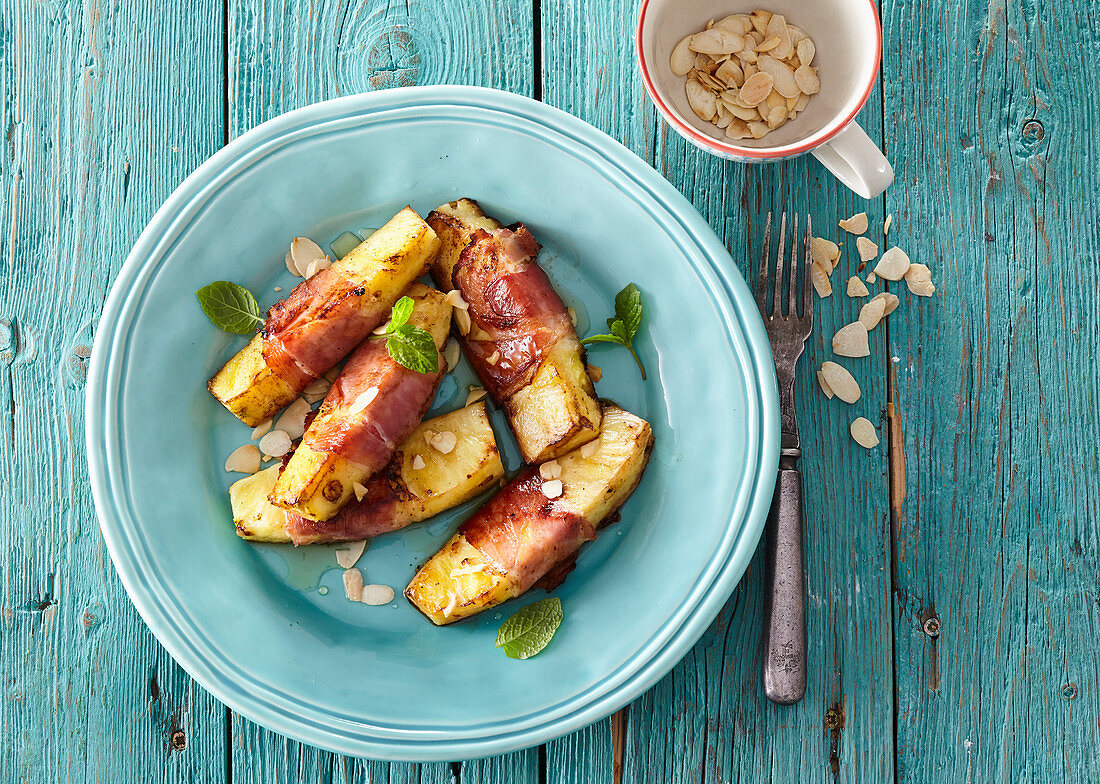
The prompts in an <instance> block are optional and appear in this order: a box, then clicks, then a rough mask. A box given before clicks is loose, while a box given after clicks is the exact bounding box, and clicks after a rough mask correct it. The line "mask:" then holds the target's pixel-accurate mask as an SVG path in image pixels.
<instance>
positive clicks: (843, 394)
mask: <svg viewBox="0 0 1100 784" xmlns="http://www.w3.org/2000/svg"><path fill="white" fill-rule="evenodd" d="M821 375H823V376H824V377H825V383H826V384H828V385H829V389H831V390H833V394H834V395H836V396H837V397H838V398H840V399H841V400H843V401H844V402H845V403H848V404H852V403H855V402H856V401H857V400H859V396H860V394H861V393H860V389H859V384H857V383H856V379H855V377H854V376H853V375H852V374H851V373H849V372H848V369H847V368H845V367H844V366H843V365H838V364H837V363H836V362H823V363H822V364H821Z"/></svg>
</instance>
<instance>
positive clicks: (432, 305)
mask: <svg viewBox="0 0 1100 784" xmlns="http://www.w3.org/2000/svg"><path fill="white" fill-rule="evenodd" d="M405 293H406V296H408V297H409V298H411V299H412V300H413V303H414V307H413V311H412V315H411V316H410V317H409V321H408V323H409V324H412V325H413V326H416V327H420V328H421V329H424V330H426V331H428V332H429V333H431V335H432V339H433V340H434V341H435V346H436V355H437V362H438V365H439V369H438V370H437V371H436V372H434V373H419V372H417V371H416V370H411V369H409V368H407V367H405V366H404V365H401V364H400V363H398V362H397V361H396V360H395V359H393V358H392V357H390V355H389V353H388V352H387V350H386V341H385V340H367V341H364V342H363V344H362V345H361V346H360V347H359V348H357V349H356V350H355V352H354V353H353V354H352V355H351V357H350V358H349V359H348V361H347V363H346V364H345V365H344V368H343V370H341V371H340V375H339V376H337V377H336V381H335V382H333V385H332V389H331V390H329V393H328V395H327V396H326V397H325V401H324V403H322V404H321V408H320V410H319V411H318V412H317V416H316V417H314V419H313V421H312V422H311V423H310V425H309V427H308V428H307V429H306V432H305V435H304V436H302V443H301V444H300V445H299V446H298V448H297V449H296V450H294V454H293V455H292V456H291V458H290V461H289V462H288V463H287V466H286V468H285V469H284V470H283V472H282V474H281V475H280V476H279V479H278V480H277V481H276V482H275V486H274V487H273V488H272V490H271V496H270V499H271V502H272V503H273V504H275V505H276V506H281V507H283V508H284V509H289V510H291V511H292V512H295V513H297V514H299V515H301V516H302V517H306V518H309V519H311V520H317V521H321V522H323V521H325V520H328V519H330V518H331V517H333V516H334V515H335V514H336V513H337V512H338V511H339V510H340V508H341V507H342V506H344V505H345V504H346V503H348V501H349V500H350V499H352V498H353V497H354V495H355V485H356V484H357V483H358V484H364V483H365V482H366V481H367V480H369V479H370V478H371V477H372V476H374V475H375V474H376V473H378V472H379V471H381V470H382V469H383V468H384V467H385V466H386V464H387V463H389V462H390V459H391V458H392V457H393V453H394V450H395V449H396V447H397V445H398V444H400V443H401V442H402V441H403V440H405V438H407V437H408V435H409V434H410V433H411V432H412V431H413V430H414V429H415V428H416V426H417V425H419V424H420V420H421V419H422V418H423V417H424V414H425V412H426V411H427V410H428V407H429V406H430V405H431V402H432V398H433V397H434V396H435V390H436V387H437V386H438V385H439V380H440V378H441V377H442V374H443V370H444V363H443V361H442V358H441V357H439V356H438V354H439V348H440V347H441V346H442V345H443V342H444V341H445V340H446V339H447V332H448V330H449V328H450V323H451V306H450V304H448V303H447V301H446V299H445V297H444V296H443V294H441V293H440V292H438V291H436V290H435V289H432V288H428V287H427V286H424V285H421V284H419V283H414V284H413V285H412V286H411V287H409V289H408V290H407V291H406V292H405Z"/></svg>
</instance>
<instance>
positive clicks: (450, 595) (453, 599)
mask: <svg viewBox="0 0 1100 784" xmlns="http://www.w3.org/2000/svg"><path fill="white" fill-rule="evenodd" d="M456 607H458V597H457V596H455V594H454V591H447V603H446V604H445V605H443V610H442V612H443V617H444V618H450V617H451V614H452V613H453V612H454V611H455V608H456Z"/></svg>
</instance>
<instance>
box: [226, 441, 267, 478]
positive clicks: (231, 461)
mask: <svg viewBox="0 0 1100 784" xmlns="http://www.w3.org/2000/svg"><path fill="white" fill-rule="evenodd" d="M225 470H226V471H236V472H238V473H241V474H254V473H256V472H257V471H259V470H260V450H259V449H257V448H256V445H255V444H245V445H244V446H239V447H237V448H236V449H234V450H233V451H232V452H231V453H230V455H229V457H228V458H226V460H225Z"/></svg>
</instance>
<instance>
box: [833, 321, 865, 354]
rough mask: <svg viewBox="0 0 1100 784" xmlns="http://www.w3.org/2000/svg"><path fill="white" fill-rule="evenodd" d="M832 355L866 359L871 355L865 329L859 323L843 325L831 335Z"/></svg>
mask: <svg viewBox="0 0 1100 784" xmlns="http://www.w3.org/2000/svg"><path fill="white" fill-rule="evenodd" d="M833 353H834V354H836V355H837V356H841V357H866V356H868V355H869V354H870V353H871V348H870V346H869V345H868V343H867V327H865V326H864V325H863V324H862V323H861V322H859V321H853V322H852V323H851V324H845V325H844V326H843V327H841V328H840V329H838V330H837V331H836V334H835V335H833Z"/></svg>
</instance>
